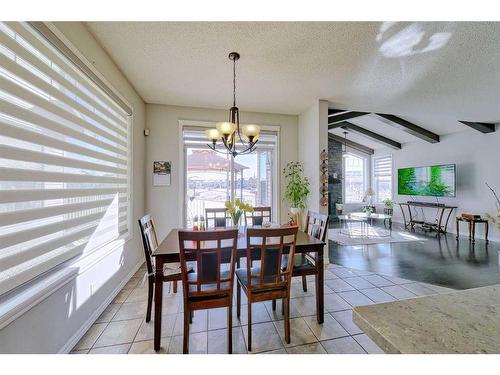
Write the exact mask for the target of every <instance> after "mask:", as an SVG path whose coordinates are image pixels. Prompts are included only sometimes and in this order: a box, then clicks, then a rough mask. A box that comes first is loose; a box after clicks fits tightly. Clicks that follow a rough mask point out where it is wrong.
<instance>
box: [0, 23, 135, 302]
mask: <svg viewBox="0 0 500 375" xmlns="http://www.w3.org/2000/svg"><path fill="white" fill-rule="evenodd" d="M130 120H131V118H130V116H129V115H128V114H127V113H125V111H124V110H123V109H122V108H121V107H120V106H118V105H117V104H116V103H115V102H114V101H113V100H112V99H111V98H110V97H109V96H107V95H106V94H105V93H104V92H103V91H101V90H100V89H98V88H97V87H96V86H95V84H94V83H93V82H92V81H91V80H90V79H89V78H88V77H87V76H85V75H84V74H82V72H81V71H80V70H79V69H77V68H76V66H75V65H74V64H73V63H71V62H70V61H69V60H68V59H67V58H66V57H65V56H63V55H62V54H61V53H59V51H57V50H56V49H55V48H54V47H53V46H52V45H51V44H49V43H48V42H47V41H46V40H45V39H44V38H42V37H41V36H40V35H39V34H38V33H37V32H36V31H35V30H34V29H33V28H32V27H31V26H29V25H28V24H26V23H17V22H13V23H10V22H8V23H0V295H2V294H5V293H7V292H9V291H11V290H12V289H14V288H16V287H17V286H19V285H21V284H24V283H26V282H28V281H30V280H32V279H33V278H35V277H37V276H39V275H41V274H42V273H45V272H47V271H50V270H51V269H53V268H54V267H56V266H58V265H60V264H61V263H63V262H66V261H68V260H69V259H72V258H75V257H83V256H86V255H88V254H89V253H91V252H93V251H95V250H96V249H99V248H100V247H102V246H103V245H105V244H106V243H109V242H111V241H113V240H116V239H118V238H119V237H123V236H126V235H127V234H128V231H129V186H130V183H129V182H130V181H129V180H130V175H129V172H128V171H129V159H130V155H129V149H130V148H129V142H130Z"/></svg>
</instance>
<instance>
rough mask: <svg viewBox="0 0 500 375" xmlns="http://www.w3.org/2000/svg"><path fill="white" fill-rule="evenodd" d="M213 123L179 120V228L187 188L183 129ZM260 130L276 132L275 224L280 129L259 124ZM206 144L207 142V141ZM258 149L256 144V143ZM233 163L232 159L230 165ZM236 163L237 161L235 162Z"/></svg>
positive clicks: (277, 218)
mask: <svg viewBox="0 0 500 375" xmlns="http://www.w3.org/2000/svg"><path fill="white" fill-rule="evenodd" d="M215 123H216V122H215V121H191V120H179V145H181V147H179V173H180V175H181V176H180V177H181V178H179V202H181V207H180V209H179V218H178V220H179V225H180V226H181V227H183V228H184V227H186V225H187V224H186V203H187V202H186V199H187V194H186V186H187V171H186V158H187V147H186V145H185V143H184V136H183V135H184V129H185V128H200V129H210V128H214V127H215ZM245 124H246V123H241V124H240V126H243V125H245ZM259 126H260V128H261V130H264V131H271V132H276V147H275V150H274V155H273V156H274V160H275V162H274V165H273V181H272V183H273V187H274V189H273V191H274V193H273V198H272V207H273V209H272V218H273V220H275V221H276V222H278V223H279V222H281V221H280V220H281V206H280V204H279V202H281V189H280V185H279V181H280V174H279V171H280V165H281V160H280V152H281V151H280V150H281V149H280V138H281V134H280V130H281V127H280V126H279V125H265V124H259ZM207 143H208V141H207ZM257 147H258V143H257ZM233 161H234V158H232V161H231V163H232V162H233ZM236 161H237V160H236ZM233 176H234V173H231V185H232V189H233V187H234V188H235V182H234V181H233V178H234V177H233Z"/></svg>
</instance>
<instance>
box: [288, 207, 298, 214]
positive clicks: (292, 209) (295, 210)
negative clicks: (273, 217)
mask: <svg viewBox="0 0 500 375" xmlns="http://www.w3.org/2000/svg"><path fill="white" fill-rule="evenodd" d="M290 212H291V213H292V214H294V215H296V214H298V213H300V208H298V207H291V208H290Z"/></svg>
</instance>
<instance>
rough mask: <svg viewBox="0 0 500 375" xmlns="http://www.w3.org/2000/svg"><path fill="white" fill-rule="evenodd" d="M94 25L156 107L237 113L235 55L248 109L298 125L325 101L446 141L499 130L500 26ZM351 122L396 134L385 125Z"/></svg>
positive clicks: (240, 98)
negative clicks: (482, 127)
mask: <svg viewBox="0 0 500 375" xmlns="http://www.w3.org/2000/svg"><path fill="white" fill-rule="evenodd" d="M87 26H88V28H89V29H90V31H91V32H92V34H93V35H94V36H95V38H96V39H97V40H98V41H99V42H100V43H101V44H102V46H103V47H104V48H105V49H106V50H107V52H108V53H109V54H110V56H111V57H112V58H113V59H114V61H115V62H116V64H117V65H118V66H119V67H120V69H121V70H122V71H123V73H124V74H125V75H126V76H127V77H128V79H129V80H130V82H131V83H132V84H133V85H134V87H135V88H136V89H137V91H138V92H139V94H140V95H141V96H142V97H143V99H144V100H145V101H146V102H148V103H163V104H173V105H187V106H199V107H216V108H226V107H228V106H229V105H230V104H231V99H232V65H231V63H230V61H229V60H228V59H227V54H228V53H229V52H231V51H238V52H239V53H240V54H241V60H240V61H239V62H238V64H237V76H238V77H237V86H238V89H237V104H238V106H239V107H240V108H241V109H242V110H247V111H259V112H275V113H288V114H298V113H300V112H302V111H303V110H304V109H306V108H307V107H308V106H310V105H311V104H312V103H313V102H314V101H315V100H317V99H325V100H328V101H330V103H331V107H332V108H338V109H352V110H359V111H368V112H382V113H392V114H395V115H398V116H400V117H403V118H405V119H407V120H409V121H412V122H414V123H416V124H418V125H420V126H422V127H425V128H427V129H429V130H431V131H434V132H436V133H438V134H446V133H452V132H456V131H463V130H465V129H467V128H466V127H465V125H461V124H460V123H458V122H457V120H459V119H460V120H472V121H483V122H499V121H500V100H499V93H500V48H499V45H500V43H499V42H500V23H486V22H478V23H468V22H467V23H455V22H453V23H448V22H442V23H441V22H440V23H426V22H423V23H420V22H419V23H415V22H400V23H399V22H397V23H394V22H323V23H305V22H303V23H292V22H284V23H274V22H273V23H260V22H239V23H236V22H234V23H233V22H158V23H148V22H90V23H87ZM353 122H355V123H358V124H359V125H361V126H364V127H367V128H370V130H374V129H379V130H380V129H385V130H382V131H383V132H386V131H387V126H385V127H383V126H382V125H381V124H377V122H376V120H372V119H368V120H366V119H365V120H362V119H359V121H358V120H356V121H355V120H353ZM382 131H381V132H382ZM385 135H387V134H385ZM404 137H405V134H404V133H402V134H400V133H397V134H395V135H394V137H393V138H394V139H395V140H398V141H401V142H405V141H407V140H406V139H404Z"/></svg>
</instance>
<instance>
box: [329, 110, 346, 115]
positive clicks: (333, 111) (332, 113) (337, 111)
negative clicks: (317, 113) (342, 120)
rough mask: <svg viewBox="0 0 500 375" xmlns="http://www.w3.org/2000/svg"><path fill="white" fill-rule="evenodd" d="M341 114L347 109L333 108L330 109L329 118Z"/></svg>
mask: <svg viewBox="0 0 500 375" xmlns="http://www.w3.org/2000/svg"><path fill="white" fill-rule="evenodd" d="M340 112H345V109H333V108H328V116H332V115H334V114H336V113H340Z"/></svg>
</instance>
